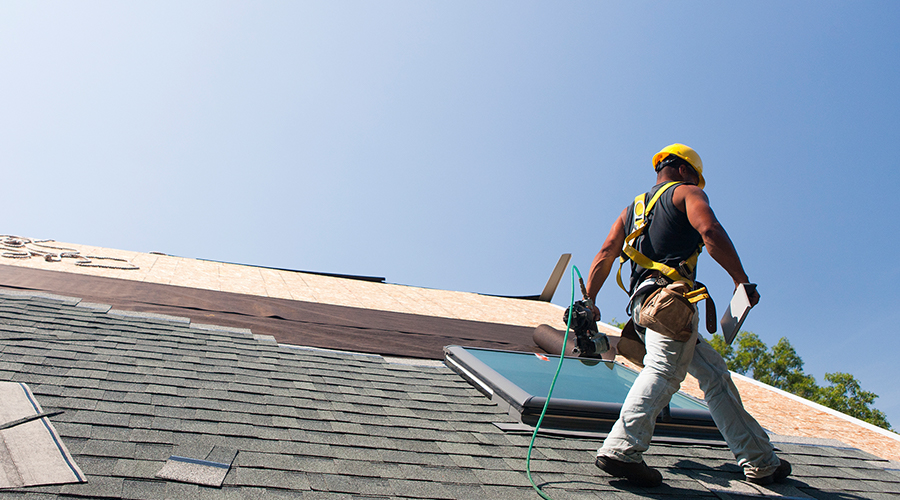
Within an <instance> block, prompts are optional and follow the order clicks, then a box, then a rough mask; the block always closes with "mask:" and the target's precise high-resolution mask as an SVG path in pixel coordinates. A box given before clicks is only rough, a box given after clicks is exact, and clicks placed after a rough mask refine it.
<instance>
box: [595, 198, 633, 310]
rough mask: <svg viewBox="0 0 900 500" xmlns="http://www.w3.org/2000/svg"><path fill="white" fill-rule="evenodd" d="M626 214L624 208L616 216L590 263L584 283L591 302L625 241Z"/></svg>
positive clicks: (626, 211) (626, 210)
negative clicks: (586, 279) (589, 271)
mask: <svg viewBox="0 0 900 500" xmlns="http://www.w3.org/2000/svg"><path fill="white" fill-rule="evenodd" d="M627 214H628V209H627V208H626V209H625V210H622V213H621V214H620V215H619V217H618V218H616V221H615V222H614V223H613V225H612V228H610V230H609V234H608V235H607V236H606V241H604V242H603V246H602V247H600V251H599V252H597V255H596V256H595V257H594V261H593V262H592V263H591V273H590V274H589V275H588V282H587V285H586V288H587V292H588V297H589V298H590V299H591V302H594V303H596V301H597V293H599V292H600V288H601V287H603V283H604V282H605V281H606V278H607V277H608V276H609V271H610V269H612V266H613V264H614V263H615V261H616V258H617V257H618V256H619V255H620V254H621V253H622V245H623V244H624V243H625V236H626V234H625V217H626V215H627Z"/></svg>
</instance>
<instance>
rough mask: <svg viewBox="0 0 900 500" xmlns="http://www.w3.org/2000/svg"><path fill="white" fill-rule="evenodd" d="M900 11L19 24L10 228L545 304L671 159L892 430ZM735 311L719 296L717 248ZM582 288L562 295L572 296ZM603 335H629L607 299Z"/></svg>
mask: <svg viewBox="0 0 900 500" xmlns="http://www.w3.org/2000/svg"><path fill="white" fill-rule="evenodd" d="M898 24H900V4H898V3H896V2H862V3H860V2H852V3H851V2H828V1H825V2H822V1H816V2H812V1H794V2H781V1H768V2H767V1H763V2H746V3H737V2H728V3H726V2H713V1H709V2H703V1H686V2H661V1H660V2H641V1H627V2H562V3H560V2H553V3H550V2H519V1H517V2H475V1H472V2H466V1H454V2H421V1H415V2H413V1H410V2H341V1H328V2H325V1H321V2H275V1H271V2H226V1H216V2H202V1H196V2H165V1H154V2H77V3H76V2H40V3H37V2H4V3H3V5H2V6H0V65H2V68H3V71H2V73H0V110H2V112H0V158H2V160H3V164H4V174H5V175H4V177H5V179H6V189H5V192H4V194H5V196H4V197H3V200H2V203H3V206H4V207H5V209H6V210H5V211H4V212H5V217H4V219H3V221H4V223H3V226H4V227H3V228H2V229H0V232H2V233H5V234H16V235H20V236H25V237H32V238H50V239H55V240H58V241H70V242H76V243H82V244H90V245H99V246H105V247H111V248H120V249H126V250H136V251H145V252H146V251H161V252H165V253H168V254H172V255H179V256H184V257H196V258H204V259H212V260H221V261H227V262H237V263H244V264H252V265H260V266H270V267H281V268H290V269H298V270H310V271H322V272H333V273H347V274H362V275H370V276H383V277H385V278H386V279H387V281H389V282H392V283H400V284H408V285H415V286H424V287H430V288H442V289H449V290H462V291H472V292H480V293H488V294H504V295H529V294H537V293H540V291H541V290H542V288H543V286H544V284H545V282H546V280H547V278H548V277H549V274H550V271H551V270H552V268H553V265H554V264H555V263H556V260H557V259H558V257H559V255H560V254H562V253H566V252H568V253H572V254H573V264H575V265H577V266H578V267H579V269H580V270H581V272H582V273H583V274H584V275H585V276H586V275H587V273H588V271H589V266H590V262H591V259H592V258H593V256H594V254H595V253H596V252H597V250H599V248H600V244H601V243H602V241H603V239H604V238H605V236H606V234H607V232H608V231H609V227H610V225H611V223H612V221H613V219H614V218H615V217H616V216H617V215H618V214H619V212H620V211H621V210H622V208H624V207H625V206H626V205H627V204H628V203H630V201H631V200H632V199H633V198H634V196H635V195H636V194H638V193H640V192H643V191H646V190H647V189H649V188H650V187H651V186H652V184H653V182H654V180H655V177H654V174H653V171H652V166H651V158H652V156H653V154H654V153H656V152H657V151H658V150H659V149H661V148H662V147H664V146H666V145H668V144H670V143H673V142H682V143H685V144H688V145H690V146H692V147H693V148H694V149H696V150H697V152H698V153H699V154H700V156H701V157H702V159H703V162H704V167H705V170H704V175H705V177H706V180H707V187H706V191H707V194H708V195H709V198H710V201H711V204H712V207H713V209H714V210H715V211H716V214H717V216H718V217H719V219H720V220H721V221H722V223H723V225H724V226H725V228H726V229H727V230H728V232H729V234H730V235H731V238H732V240H733V241H734V243H735V245H736V247H737V249H738V252H739V253H740V255H741V258H742V260H743V262H744V266H745V268H746V270H747V273H748V275H749V276H750V278H751V280H753V281H754V282H756V283H758V285H759V291H760V293H761V296H762V300H761V302H760V304H759V306H758V307H757V308H755V309H754V310H753V312H752V313H751V315H750V316H749V318H748V320H747V322H746V323H745V328H746V329H748V330H751V331H753V332H755V333H757V334H758V335H759V336H760V337H761V338H762V339H763V340H764V341H765V342H767V343H768V344H769V345H772V344H774V343H775V342H777V341H778V339H779V338H781V337H787V338H788V339H789V340H790V341H791V343H792V344H793V345H794V346H795V348H796V349H797V351H798V353H799V354H800V356H801V357H802V358H803V360H804V361H805V362H806V370H807V372H808V373H810V374H812V375H814V376H815V377H816V379H817V381H818V382H819V383H820V384H824V383H825V381H824V379H823V376H824V374H825V373H826V372H835V371H843V372H849V373H851V374H853V375H855V376H856V377H857V378H858V379H859V380H860V381H861V382H862V385H863V388H864V389H866V390H870V391H874V392H875V393H877V394H878V395H879V396H880V398H879V399H878V400H876V405H875V406H876V407H877V408H879V409H881V410H883V411H885V412H887V414H888V418H889V420H890V421H891V422H892V423H893V424H894V425H895V426H900V386H898V385H897V384H896V380H897V379H900V368H898V366H900V363H897V362H896V361H895V360H896V358H897V353H898V351H900V349H898V348H900V340H898V338H897V330H898V327H897V325H898V324H900V308H898V307H897V306H896V303H895V302H894V301H895V300H896V299H897V296H898V292H897V286H896V283H897V282H896V281H894V280H896V279H898V278H900V266H898V264H897V263H896V262H895V258H894V255H893V254H892V251H891V249H892V248H897V247H898V243H900V241H898V223H897V213H898V208H900V207H898V204H900V201H898V197H897V196H896V194H894V193H895V190H896V187H897V186H898V185H900V173H898V168H897V167H896V165H895V164H894V163H895V162H896V159H895V158H896V157H897V148H898V146H900V119H898V116H900V93H898V91H897V89H900V64H898V63H900V35H898V31H897V29H896V26H897V25H898ZM699 273H700V274H699V275H700V279H701V281H704V282H705V283H706V284H707V285H708V286H709V287H710V289H711V290H712V292H713V295H714V297H715V299H716V300H717V302H718V304H719V309H720V311H722V310H724V308H725V304H726V302H727V300H728V299H729V297H730V294H731V285H730V279H729V278H728V276H727V275H726V274H725V273H724V272H723V271H722V270H721V269H720V268H718V266H717V265H716V264H715V263H714V262H713V261H712V260H711V259H710V258H709V256H708V255H706V254H704V255H703V256H701V261H700V268H699ZM568 280H569V278H568V274H567V277H566V278H565V280H564V283H563V284H562V285H561V286H560V288H559V290H558V292H557V294H556V297H555V298H554V302H555V303H558V304H565V303H567V302H568V300H569V287H570V284H569V282H568ZM598 302H599V304H598V305H599V306H600V308H601V309H602V311H603V315H604V319H605V320H610V319H612V318H617V319H619V320H622V319H624V318H625V313H624V302H625V295H624V294H623V293H622V292H621V290H619V289H618V287H617V286H616V285H615V282H614V281H613V280H612V279H611V280H609V281H608V282H607V284H606V286H605V287H604V289H603V290H602V291H601V294H600V296H599V300H598Z"/></svg>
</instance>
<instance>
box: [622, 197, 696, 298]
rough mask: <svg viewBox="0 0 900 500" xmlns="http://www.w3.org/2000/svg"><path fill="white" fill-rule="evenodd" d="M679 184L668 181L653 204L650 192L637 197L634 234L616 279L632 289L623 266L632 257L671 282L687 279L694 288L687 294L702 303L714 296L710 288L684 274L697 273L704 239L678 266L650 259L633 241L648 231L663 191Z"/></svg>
mask: <svg viewBox="0 0 900 500" xmlns="http://www.w3.org/2000/svg"><path fill="white" fill-rule="evenodd" d="M678 184H681V183H680V182H679V181H672V182H669V183H667V184H665V185H664V186H663V187H661V188H660V189H659V190H658V191H657V192H656V193H655V194H654V195H653V197H652V198H650V202H649V203H648V202H647V201H646V200H647V194H649V193H643V194H639V195H637V196H636V197H635V198H634V219H633V221H632V225H631V227H632V228H633V229H632V232H631V234H629V235H628V236H626V237H625V244H624V245H623V246H622V255H621V256H619V271H618V273H616V281H617V282H618V283H619V287H621V288H622V290H625V293H628V290H627V289H626V288H625V285H624V284H623V283H622V266H623V265H624V264H625V262H627V261H628V260H629V259H630V260H632V261H634V263H635V264H637V265H639V266H641V267H643V268H644V269H648V270H651V271H657V272H658V273H660V275H662V276H665V277H666V278H668V279H669V280H670V281H671V282H675V281H683V282H685V283H687V284H688V285H689V286H690V287H691V289H692V291H690V292H688V293H686V294H685V295H684V297H685V298H686V299H688V300H689V301H690V302H691V303H692V304H694V303H697V302H700V301H701V300H703V299H709V298H710V296H709V293H708V292H707V290H706V287H705V286H703V285H702V283H695V282H694V281H693V280H691V279H689V278H686V277H685V276H684V275H685V274H686V275H688V276H693V274H694V269H696V268H697V258H698V257H699V256H700V252H701V251H702V250H703V242H702V241H701V242H700V245H699V246H698V247H697V250H696V251H695V252H694V253H693V254H692V255H691V256H690V257H688V258H687V259H685V260H684V261H682V262H681V264H679V265H678V269H676V268H674V267H671V266H668V265H666V264H663V263H662V262H656V261H655V260H652V259H650V258H649V257H647V256H646V255H644V254H642V253H641V252H639V251H638V249H637V248H635V247H634V245H633V244H632V243H633V242H634V241H635V240H636V239H637V238H638V237H639V236H640V235H641V234H642V233H643V232H644V229H645V228H646V227H647V226H649V225H650V221H651V215H652V214H651V211H652V210H653V208H654V207H655V206H656V202H657V201H658V200H659V197H660V196H662V195H663V193H665V192H666V191H667V190H668V189H669V188H671V187H673V186H676V185H678ZM679 271H680V272H679ZM697 285H699V288H697ZM694 288H696V289H694Z"/></svg>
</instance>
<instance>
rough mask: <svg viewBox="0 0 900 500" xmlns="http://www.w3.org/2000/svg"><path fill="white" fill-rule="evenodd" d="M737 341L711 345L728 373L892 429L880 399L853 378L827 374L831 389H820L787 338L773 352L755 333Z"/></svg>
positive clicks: (715, 338)
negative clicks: (876, 405)
mask: <svg viewBox="0 0 900 500" xmlns="http://www.w3.org/2000/svg"><path fill="white" fill-rule="evenodd" d="M735 340H736V344H735V345H727V344H725V339H724V338H722V336H721V335H719V334H715V335H713V337H712V339H711V340H710V342H709V343H710V345H712V347H713V348H714V349H715V350H717V351H719V354H721V355H722V357H723V358H724V359H725V363H726V364H727V365H728V369H730V370H732V371H734V372H737V373H740V374H741V375H748V376H750V377H753V378H754V379H756V380H758V381H760V382H763V383H766V384H769V385H771V386H773V387H777V388H779V389H781V390H783V391H787V392H790V393H791V394H796V395H798V396H800V397H803V398H806V399H808V400H810V401H814V402H816V403H819V404H821V405H823V406H827V407H829V408H832V409H834V410H837V411H839V412H842V413H846V414H847V415H850V416H852V417H856V418H858V419H860V420H863V421H866V422H869V423H870V424H873V425H877V426H879V427H882V428H884V429H888V430H890V429H891V425H890V424H889V423H888V421H887V418H886V415H885V414H884V413H883V412H882V411H880V410H878V409H875V408H873V407H872V404H873V403H874V401H875V398H877V397H878V396H877V395H876V394H875V393H873V392H868V391H864V390H862V388H861V387H860V384H859V381H858V380H856V378H855V377H854V376H853V375H850V374H849V373H826V374H825V380H827V381H828V382H830V385H829V386H827V387H820V386H819V385H818V384H817V383H816V379H815V378H814V377H813V376H812V375H808V374H806V373H805V372H804V371H803V360H802V359H801V358H800V356H799V355H798V354H797V351H796V350H795V349H794V346H792V345H791V343H790V342H789V341H788V339H787V338H784V337H782V338H781V339H780V340H779V341H778V343H776V344H775V345H774V346H772V349H771V350H769V347H768V346H767V345H766V344H765V342H763V341H762V340H761V339H760V338H759V336H758V335H756V334H755V333H751V332H741V333H740V334H739V335H738V337H737V339H735Z"/></svg>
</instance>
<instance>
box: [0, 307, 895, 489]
mask: <svg viewBox="0 0 900 500" xmlns="http://www.w3.org/2000/svg"><path fill="white" fill-rule="evenodd" d="M372 341H373V342H377V339H372ZM0 381H11V382H23V383H26V384H28V385H29V387H30V388H31V390H32V392H33V393H34V395H35V396H36V397H37V399H38V401H39V402H40V403H41V405H42V406H43V409H44V411H48V412H49V411H55V410H64V411H65V413H64V414H62V415H59V416H56V417H53V418H52V419H51V420H52V422H53V424H54V426H55V427H56V430H57V431H58V432H59V434H60V436H61V437H62V438H63V440H64V442H65V444H66V446H67V447H68V448H69V450H70V452H71V453H72V455H73V456H74V457H75V460H76V462H77V463H78V465H79V466H80V467H81V470H82V471H83V472H84V473H85V475H86V476H87V478H88V482H87V483H83V484H68V485H56V486H40V487H31V488H20V489H13V490H0V498H23V499H45V498H62V497H65V498H135V499H138V498H141V499H143V498H147V499H156V498H159V499H163V498H178V499H181V498H201V499H206V498H210V499H230V498H236V499H237V498H240V499H252V498H276V499H277V498H299V499H322V500H324V499H361V498H373V499H374V498H416V499H480V498H488V499H518V498H522V499H534V498H538V497H537V495H536V494H535V493H534V492H533V490H532V489H531V487H530V485H529V483H528V480H527V478H526V475H525V473H524V468H525V455H526V452H527V448H528V445H529V442H530V435H525V434H518V433H510V432H504V431H503V430H501V429H499V428H498V427H497V426H495V425H494V423H495V422H505V423H513V422H514V420H513V419H512V418H511V417H510V416H508V415H507V414H505V413H504V412H502V411H501V410H500V409H499V408H498V407H497V406H495V405H494V404H493V403H491V401H490V400H489V399H487V398H485V397H484V396H483V395H482V394H481V393H479V392H478V391H477V390H475V389H474V388H473V387H471V386H470V385H469V384H468V383H466V382H465V381H464V380H463V379H462V378H461V377H459V376H457V375H456V374H455V373H454V372H452V371H451V370H450V369H448V368H446V367H444V366H416V365H409V364H401V363H394V362H390V361H389V360H387V359H385V358H383V357H381V356H374V355H360V354H353V353H346V352H336V351H324V350H311V349H302V348H295V347H290V346H284V345H279V344H276V343H274V342H272V341H271V339H269V338H257V337H254V336H253V335H252V333H251V332H250V331H247V330H241V329H236V328H219V327H215V326H210V325H198V324H193V323H190V322H189V321H187V320H185V319H183V318H176V317H166V316H162V315H152V314H150V315H148V314H135V313H125V312H119V311H116V310H111V309H109V308H108V307H105V306H102V305H97V304H85V303H81V302H80V301H79V300H78V299H73V298H66V297H56V296H52V295H46V294H43V295H35V294H19V293H10V292H5V291H4V292H0ZM598 445H599V441H598V440H597V439H585V438H575V437H559V436H540V437H539V438H538V442H537V445H536V448H535V451H534V453H533V459H532V469H533V471H534V477H535V480H536V481H537V482H538V483H539V484H543V485H544V488H545V491H546V492H547V493H548V494H549V495H551V496H552V497H553V498H554V499H559V500H562V499H582V498H585V499H586V498H604V499H627V498H751V497H753V498H755V497H759V496H788V497H796V498H810V497H812V498H821V499H826V498H841V499H853V498H900V476H897V475H895V473H893V472H890V471H888V470H886V469H887V468H888V467H889V465H890V464H889V463H888V462H887V461H885V460H882V459H879V458H877V457H875V456H872V455H869V454H867V453H864V452H861V451H859V450H855V449H850V448H837V447H829V446H809V445H801V444H779V445H778V446H779V448H780V449H781V453H780V455H781V456H783V457H785V458H787V459H788V460H790V461H791V462H792V464H794V475H793V476H792V479H791V481H790V482H789V483H787V484H784V485H777V486H774V487H771V488H761V487H754V486H752V485H750V484H748V483H745V482H742V481H739V479H740V478H741V474H740V469H739V468H738V467H737V466H736V465H734V463H733V462H734V459H733V457H732V455H731V453H730V452H729V451H728V449H727V448H724V447H719V446H712V445H693V446H691V445H685V444H671V443H670V444H665V443H663V444H657V445H655V446H654V447H653V448H652V449H651V452H650V453H649V454H648V455H647V461H648V463H650V465H653V466H656V467H660V468H661V469H662V472H663V475H664V477H665V479H666V484H665V485H664V486H663V487H661V488H657V489H654V490H643V489H640V488H634V487H631V486H629V485H627V484H625V483H624V482H622V481H618V480H613V479H611V478H609V477H608V476H605V475H603V474H602V473H601V472H599V471H598V470H597V469H596V468H595V467H594V465H593V453H594V451H595V449H596V448H597V446H598ZM217 447H218V448H217ZM214 449H216V450H220V451H221V450H225V451H227V450H237V455H236V457H235V458H234V462H233V464H232V468H231V469H230V470H229V472H228V474H227V475H226V477H225V481H224V485H223V487H222V488H221V489H219V488H212V487H206V486H198V485H195V484H187V483H177V482H173V481H168V480H164V479H159V478H156V477H155V475H156V473H157V472H159V470H160V469H161V468H162V467H163V465H164V464H165V462H166V460H167V459H168V458H169V457H170V456H172V455H177V456H180V457H187V458H196V459H206V458H207V457H209V456H210V452H212V451H213V450H214ZM213 458H215V457H212V458H210V460H212V459H213Z"/></svg>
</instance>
